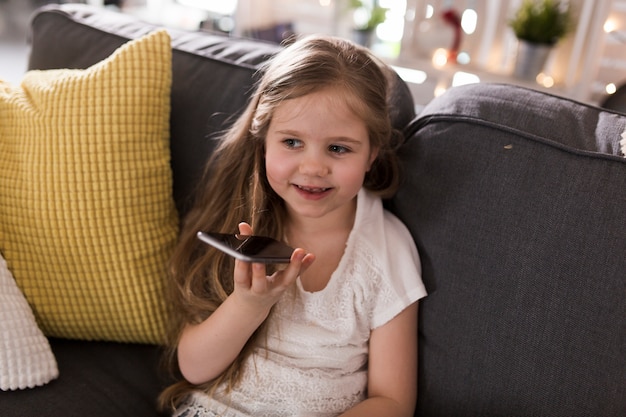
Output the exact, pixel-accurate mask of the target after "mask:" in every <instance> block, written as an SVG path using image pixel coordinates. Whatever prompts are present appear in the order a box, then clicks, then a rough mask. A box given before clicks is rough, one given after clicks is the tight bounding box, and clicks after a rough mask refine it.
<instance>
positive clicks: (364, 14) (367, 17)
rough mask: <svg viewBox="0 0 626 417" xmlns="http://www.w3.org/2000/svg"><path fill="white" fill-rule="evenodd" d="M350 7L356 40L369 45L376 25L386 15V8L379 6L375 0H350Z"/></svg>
mask: <svg viewBox="0 0 626 417" xmlns="http://www.w3.org/2000/svg"><path fill="white" fill-rule="evenodd" d="M350 9H352V10H353V21H354V33H355V38H356V41H357V42H358V43H360V44H361V45H364V46H370V44H371V38H372V34H373V33H374V31H375V30H376V27H377V26H378V25H379V24H381V23H383V22H384V21H385V19H386V17H387V8H385V7H381V6H380V5H379V4H378V1H377V0H373V1H371V2H367V1H363V0H350Z"/></svg>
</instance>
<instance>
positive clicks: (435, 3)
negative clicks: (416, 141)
mask: <svg viewBox="0 0 626 417" xmlns="http://www.w3.org/2000/svg"><path fill="white" fill-rule="evenodd" d="M528 1H531V0H119V1H107V0H85V1H65V2H64V1H57V2H53V1H43V0H0V79H3V80H6V81H9V82H11V83H19V81H20V79H21V77H22V75H23V73H24V71H25V70H26V65H27V60H28V22H29V17H30V15H31V13H32V12H33V10H35V9H36V8H37V7H40V6H43V5H45V4H48V3H88V4H91V5H93V6H96V7H106V8H110V9H114V10H117V11H120V12H122V13H129V14H133V15H135V16H137V17H139V18H140V19H143V20H146V21H149V22H152V23H157V24H162V25H165V26H169V27H173V28H177V29H184V30H204V31H211V32H220V33H223V34H225V35H231V36H246V37H255V38H261V39H264V40H266V41H270V42H282V41H284V40H285V39H288V37H289V36H290V35H293V34H308V33H328V34H333V35H337V36H343V37H348V38H351V39H353V40H355V41H357V42H359V43H362V44H364V45H366V46H368V47H369V48H371V49H372V50H373V51H374V52H375V53H376V54H377V55H379V56H380V57H382V58H383V59H384V60H386V61H387V62H388V63H390V64H391V65H393V66H394V67H395V68H396V70H397V71H398V72H399V73H400V75H401V76H402V77H403V78H404V79H405V80H407V81H408V82H409V85H410V88H411V90H412V93H413V96H414V98H415V101H416V104H417V106H418V107H419V106H421V105H424V104H426V103H427V102H428V101H430V100H431V99H432V98H433V97H434V96H436V95H438V94H441V93H442V92H443V91H445V90H446V89H447V88H449V87H450V86H453V85H460V84H466V83H472V82H506V83H513V84H518V85H523V86H528V87H532V88H536V89H542V90H546V91H550V92H553V93H555V94H559V95H563V96H567V97H570V98H572V99H575V100H579V101H583V102H587V103H590V104H602V103H604V102H605V101H606V99H607V97H609V96H610V95H611V94H613V93H615V92H616V91H618V89H619V87H620V86H621V85H622V84H624V83H626V0H562V1H558V0H532V1H533V2H534V3H536V4H534V3H533V4H534V6H533V7H540V6H545V5H546V4H547V5H548V6H554V7H556V9H555V10H556V11H557V12H558V13H561V14H563V15H564V16H565V17H566V18H567V20H568V24H567V30H566V31H565V33H564V34H563V35H562V36H561V35H559V36H558V37H554V38H553V39H551V40H550V42H549V45H547V47H545V48H543V49H544V50H545V51H544V55H545V56H544V57H543V60H542V61H541V62H540V64H538V65H539V67H538V69H530V70H529V69H526V70H524V72H520V71H521V70H519V68H518V65H519V62H520V60H521V55H522V51H521V49H520V48H521V46H523V45H522V44H523V43H524V42H523V41H524V40H523V39H521V38H520V37H518V36H519V35H518V33H517V32H516V31H514V30H513V27H512V24H511V23H512V21H513V20H514V18H516V16H517V13H518V12H519V10H520V9H521V8H522V7H523V6H524V5H525V2H528ZM542 3H545V4H543V5H542ZM546 16H548V15H547V14H545V13H544V15H541V16H539V17H540V18H546ZM548 17H550V16H548ZM558 17H559V16H557V18H558ZM546 19H547V18H546ZM544 20H545V19H544ZM543 24H544V25H545V24H546V22H543ZM547 25H548V26H547V27H548V29H549V28H550V27H554V26H555V23H554V21H548V23H547ZM548 29H545V28H543V29H542V28H541V27H540V28H539V31H540V32H541V31H543V32H544V33H545V32H546V31H547V30H548ZM555 36H556V35H555ZM527 53H528V52H526V51H525V52H524V54H527Z"/></svg>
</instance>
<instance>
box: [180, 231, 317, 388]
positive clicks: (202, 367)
mask: <svg viewBox="0 0 626 417" xmlns="http://www.w3.org/2000/svg"><path fill="white" fill-rule="evenodd" d="M239 232H240V233H242V234H252V229H251V228H250V226H248V225H247V224H242V225H240V227H239ZM313 260H314V257H313V255H312V254H307V253H306V251H304V250H303V249H296V250H295V251H294V253H293V254H292V256H291V262H290V263H289V265H288V266H287V268H286V269H285V270H283V271H280V272H277V273H276V274H274V276H273V277H272V279H268V277H267V276H266V275H265V265H264V264H258V263H253V264H250V263H247V262H242V261H235V272H234V282H235V287H234V291H233V293H232V294H231V295H230V296H229V297H228V298H227V299H226V300H225V301H224V302H223V303H222V304H221V305H220V306H219V307H218V308H217V309H216V310H215V311H214V312H213V314H211V315H210V316H209V317H208V318H207V319H206V320H204V321H203V322H202V323H200V324H195V325H187V327H186V328H185V329H184V330H183V332H182V334H181V338H180V341H179V342H178V364H179V367H180V371H181V372H182V374H183V376H184V377H185V379H186V380H187V381H189V382H191V383H192V384H201V383H204V382H207V381H210V380H212V379H214V378H216V377H217V376H219V375H220V374H221V373H222V372H223V371H224V370H226V368H228V366H230V364H231V363H232V362H233V361H234V360H235V359H236V358H237V356H238V355H239V353H240V352H241V350H242V349H243V347H244V345H245V344H246V342H247V341H248V339H249V338H250V336H252V334H253V333H254V331H255V330H256V329H257V328H258V327H259V326H260V325H261V324H262V323H263V321H264V320H265V319H266V318H267V316H268V314H269V312H270V309H271V308H272V306H273V305H274V303H276V301H278V299H279V298H280V296H281V295H282V294H283V292H284V291H285V290H286V289H287V288H288V287H289V286H290V285H292V284H293V282H294V281H295V280H296V278H297V277H298V275H300V273H301V272H303V271H304V269H306V268H307V267H308V266H309V265H310V264H311V263H312V262H313Z"/></svg>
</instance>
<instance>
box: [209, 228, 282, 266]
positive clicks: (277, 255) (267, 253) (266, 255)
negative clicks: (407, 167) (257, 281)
mask: <svg viewBox="0 0 626 417" xmlns="http://www.w3.org/2000/svg"><path fill="white" fill-rule="evenodd" d="M198 239H200V240H201V241H203V242H204V243H207V244H209V245H211V246H213V247H214V248H216V249H219V250H221V251H222V252H224V253H226V254H228V255H230V256H232V257H234V258H236V259H240V260H242V261H246V262H258V263H266V264H287V263H289V260H290V259H291V254H292V253H293V251H294V249H293V248H291V247H289V246H287V245H285V244H284V243H282V242H279V241H278V240H276V239H272V238H271V237H266V236H250V235H240V234H228V233H212V232H202V231H200V232H198Z"/></svg>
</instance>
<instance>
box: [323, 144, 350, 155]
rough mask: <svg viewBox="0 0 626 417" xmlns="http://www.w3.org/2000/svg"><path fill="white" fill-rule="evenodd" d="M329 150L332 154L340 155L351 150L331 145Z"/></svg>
mask: <svg viewBox="0 0 626 417" xmlns="http://www.w3.org/2000/svg"><path fill="white" fill-rule="evenodd" d="M328 150H329V151H330V152H331V153H338V154H342V153H348V152H350V149H348V148H346V147H345V146H341V145H330V146H329V147H328Z"/></svg>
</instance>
